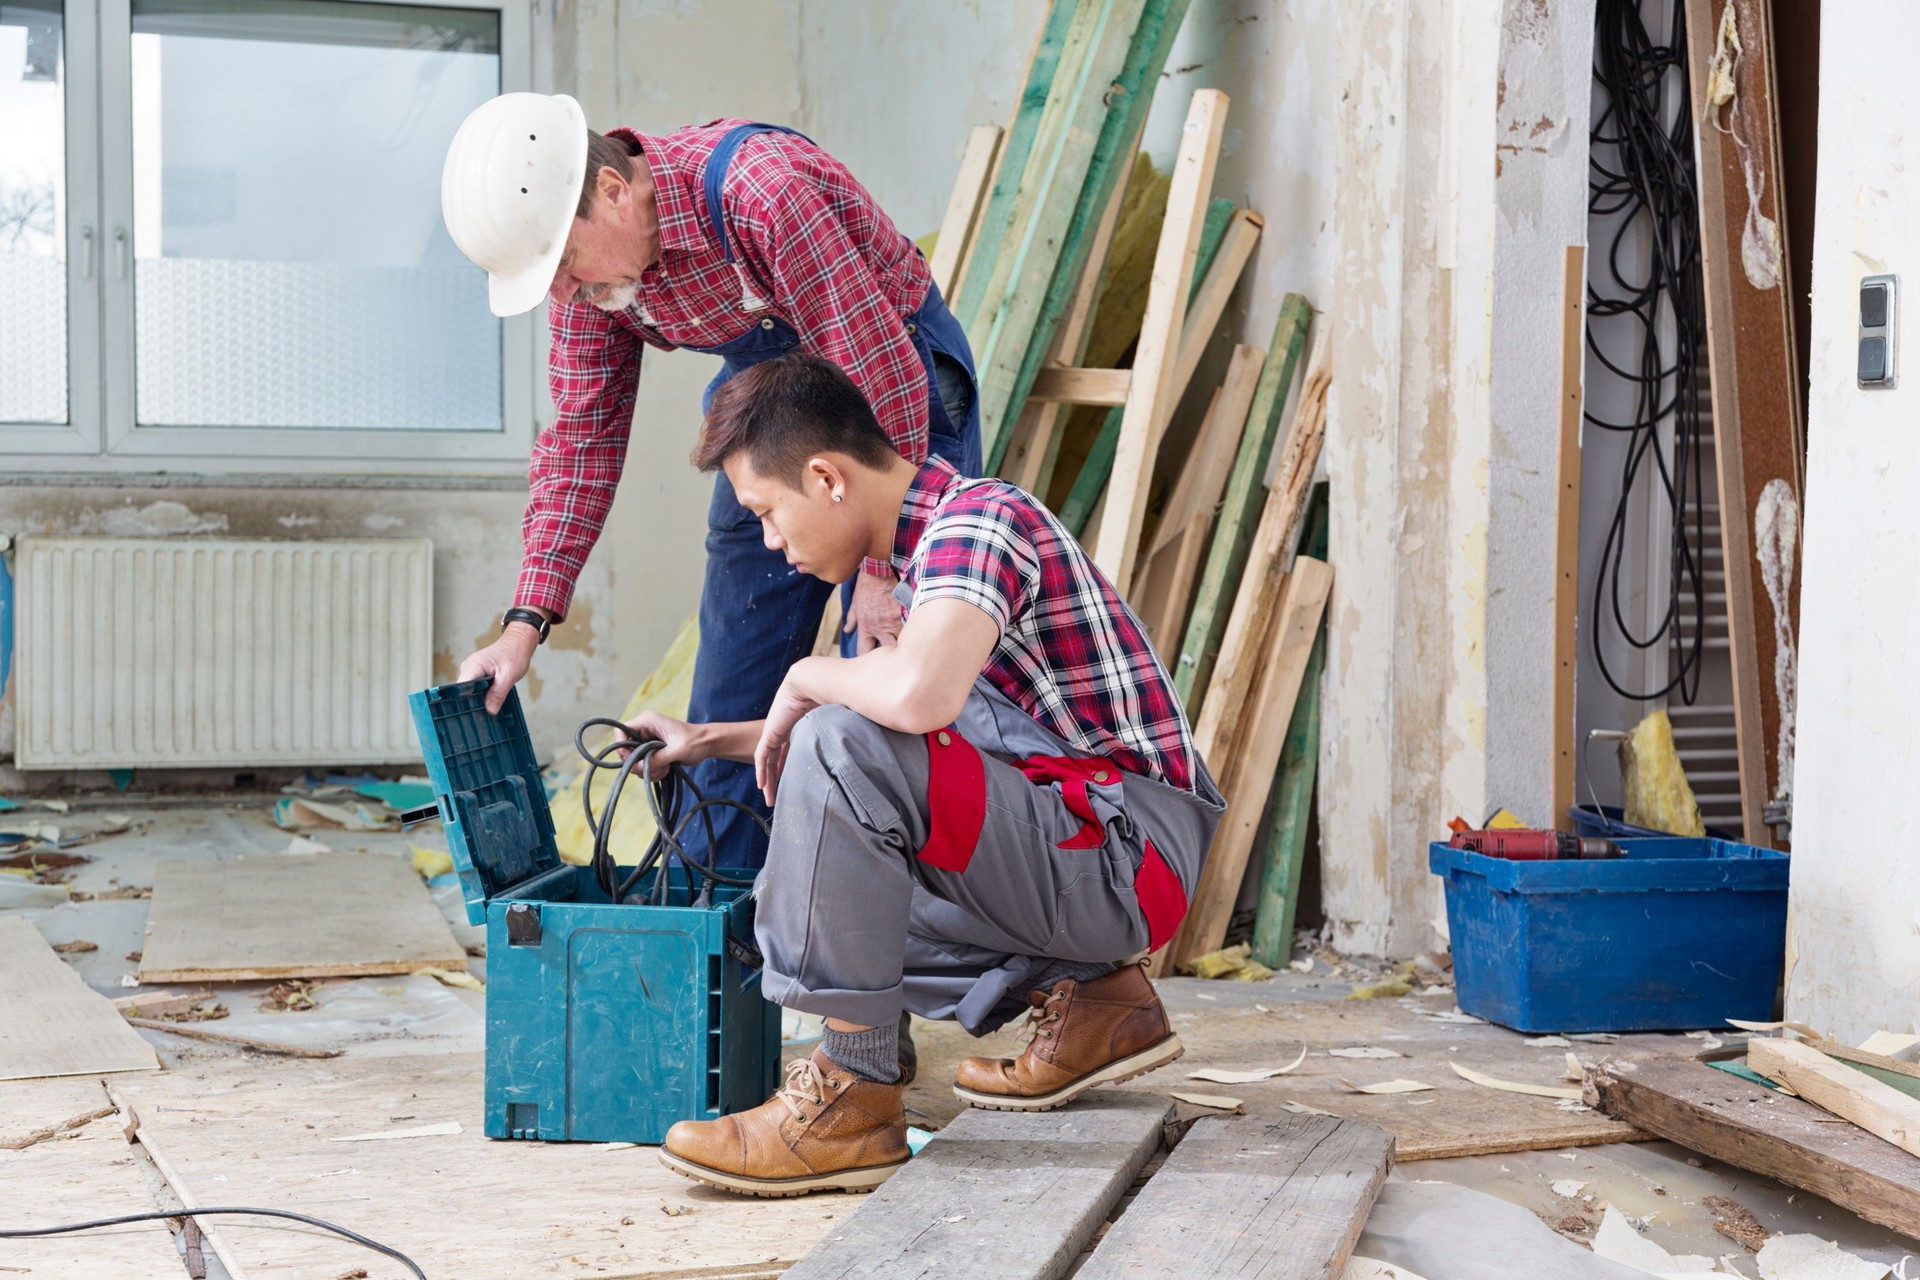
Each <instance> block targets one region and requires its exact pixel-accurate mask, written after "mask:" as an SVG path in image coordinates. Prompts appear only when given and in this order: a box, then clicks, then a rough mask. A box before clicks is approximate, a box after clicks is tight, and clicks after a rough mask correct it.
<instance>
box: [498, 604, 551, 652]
mask: <svg viewBox="0 0 1920 1280" xmlns="http://www.w3.org/2000/svg"><path fill="white" fill-rule="evenodd" d="M516 622H524V623H526V624H527V625H528V626H530V627H532V628H533V629H534V630H535V631H537V632H538V633H539V634H540V643H541V644H545V643H546V642H547V632H549V631H551V630H552V629H553V623H552V621H551V620H550V619H548V617H547V616H546V615H545V614H544V613H540V612H538V611H537V610H533V609H524V608H521V607H520V606H519V605H515V606H514V607H513V608H511V609H509V610H507V611H506V612H505V613H503V614H501V615H500V629H501V630H502V631H505V630H506V629H507V628H508V627H509V626H511V625H513V624H514V623H516Z"/></svg>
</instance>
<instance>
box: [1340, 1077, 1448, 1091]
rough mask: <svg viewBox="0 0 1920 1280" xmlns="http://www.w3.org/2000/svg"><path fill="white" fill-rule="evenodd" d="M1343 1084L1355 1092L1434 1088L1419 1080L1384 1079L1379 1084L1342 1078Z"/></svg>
mask: <svg viewBox="0 0 1920 1280" xmlns="http://www.w3.org/2000/svg"><path fill="white" fill-rule="evenodd" d="M1340 1083H1341V1084H1343V1085H1345V1086H1347V1088H1349V1089H1351V1090H1353V1091H1354V1092H1355V1093H1423V1092H1425V1091H1426V1090H1428V1089H1431V1088H1433V1086H1432V1085H1430V1084H1421V1083H1420V1082H1419V1081H1418V1080H1383V1081H1381V1082H1380V1083H1379V1084H1355V1083H1354V1082H1353V1081H1351V1080H1346V1079H1342V1080H1341V1081H1340Z"/></svg>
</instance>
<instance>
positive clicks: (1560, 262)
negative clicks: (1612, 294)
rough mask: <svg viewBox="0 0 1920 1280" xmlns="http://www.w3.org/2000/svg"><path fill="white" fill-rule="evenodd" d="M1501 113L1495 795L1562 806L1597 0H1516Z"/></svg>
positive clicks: (1536, 818)
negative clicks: (1578, 297)
mask: <svg viewBox="0 0 1920 1280" xmlns="http://www.w3.org/2000/svg"><path fill="white" fill-rule="evenodd" d="M1502 10H1503V12H1502V19H1501V50H1500V74H1499V81H1498V96H1497V105H1496V111H1495V120H1494V128H1495V165H1496V169H1495V175H1496V176H1495V181H1494V190H1495V193H1496V198H1497V201H1498V210H1499V211H1498V217H1497V221H1496V228H1497V230H1496V233H1495V242H1494V268H1493V347H1492V397H1491V408H1492V417H1493V439H1492V442H1491V448H1492V451H1491V455H1490V464H1491V465H1490V470H1489V484H1490V486H1491V491H1492V494H1493V495H1494V498H1495V500H1494V501H1493V502H1492V503H1491V504H1490V505H1489V507H1488V526H1487V555H1488V560H1489V563H1490V564H1492V565H1493V566H1495V571H1496V573H1497V582H1496V583H1495V584H1494V589H1493V590H1492V591H1491V592H1490V593H1489V596H1488V601H1487V623H1486V632H1487V670H1488V681H1487V687H1488V695H1489V699H1490V701H1489V705H1488V708H1487V724H1488V729H1489V731H1490V734H1491V737H1490V742H1492V743H1493V747H1492V749H1490V750H1489V752H1488V757H1487V787H1488V794H1489V797H1490V798H1491V800H1492V801H1493V802H1495V803H1499V804H1504V805H1506V806H1508V807H1509V808H1511V809H1512V810H1513V811H1514V812H1515V813H1518V814H1521V815H1523V816H1525V817H1526V818H1527V819H1528V820H1529V821H1531V822H1535V823H1538V824H1540V825H1542V826H1552V825H1553V824H1554V822H1555V821H1557V819H1558V815H1556V814H1554V813H1553V803H1552V802H1553V761H1554V725H1553V678H1554V661H1553V652H1554V651H1553V622H1554V613H1553V601H1554V578H1555V554H1554V553H1555V547H1556V543H1555V539H1554V528H1555V524H1554V521H1555V510H1556V495H1557V491H1558V489H1559V457H1560V447H1559V446H1560V391H1561V387H1560V354H1561V335H1562V331H1563V329H1564V324H1563V316H1564V314H1565V311H1564V307H1563V299H1562V286H1561V280H1562V277H1563V274H1564V258H1565V252H1566V247H1567V246H1568V245H1576V244H1585V243H1586V241H1587V179H1588V173H1587V170H1588V165H1587V135H1588V131H1589V121H1590V119H1591V107H1592V89H1591V86H1592V82H1593V24H1594V7H1593V0H1553V3H1552V6H1551V8H1549V4H1548V0H1504V3H1503V5H1502Z"/></svg>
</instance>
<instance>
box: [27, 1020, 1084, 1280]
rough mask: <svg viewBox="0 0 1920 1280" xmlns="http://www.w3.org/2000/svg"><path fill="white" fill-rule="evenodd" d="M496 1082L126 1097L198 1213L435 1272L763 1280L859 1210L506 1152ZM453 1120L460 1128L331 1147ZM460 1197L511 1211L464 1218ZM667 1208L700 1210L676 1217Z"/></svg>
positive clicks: (541, 1279) (363, 1259)
mask: <svg viewBox="0 0 1920 1280" xmlns="http://www.w3.org/2000/svg"><path fill="white" fill-rule="evenodd" d="M482 1070H483V1068H482V1055H480V1054H477V1053H474V1054H435V1055H430V1056H421V1055H414V1056H403V1057H397V1058H374V1057H363V1058H356V1057H354V1056H352V1055H349V1056H348V1057H345V1058H338V1059H335V1060H333V1061H330V1062H310V1061H306V1060H303V1059H282V1060H278V1061H274V1062H234V1061H229V1062H223V1063H221V1064H219V1065H217V1066H207V1067H199V1068H185V1069H179V1068H177V1069H174V1070H170V1071H164V1072H160V1073H157V1074H155V1075H143V1076H137V1077H136V1076H125V1077H121V1078H120V1082H118V1083H116V1086H115V1087H116V1089H118V1090H120V1092H121V1093H122V1094H123V1095H124V1096H125V1097H126V1099H127V1100H128V1102H129V1103H130V1104H131V1105H132V1107H133V1110H134V1111H135V1112H136V1113H137V1114H138V1116H139V1117H140V1138H141V1142H142V1143H143V1144H145V1145H147V1146H148V1148H149V1150H150V1151H151V1152H153V1153H154V1155H155V1159H156V1163H157V1164H160V1165H161V1167H162V1169H163V1172H164V1174H165V1176H166V1180H167V1182H168V1184H169V1185H170V1186H171V1187H172V1188H173V1190H174V1192H175V1194H177V1195H179V1196H180V1198H181V1199H182V1200H183V1201H184V1202H185V1203H187V1204H189V1205H209V1204H249V1205H261V1206H265V1207H268V1208H275V1209H291V1210H294V1211H295V1212H307V1213H312V1214H314V1215H316V1216H318V1217H322V1218H327V1219H329V1220H331V1221H335V1222H338V1223H340V1224H341V1225H342V1226H346V1227H350V1228H352V1229H353V1230H356V1231H359V1232H362V1233H364V1234H366V1235H368V1236H371V1237H372V1238H374V1239H376V1240H379V1241H381V1242H382V1243H384V1244H389V1245H392V1246H393V1247H394V1248H396V1249H399V1250H400V1251H402V1252H403V1253H406V1254H409V1255H411V1256H412V1257H413V1258H415V1259H417V1260H418V1261H419V1262H420V1263H421V1264H422V1265H423V1266H424V1267H425V1268H426V1270H427V1272H428V1274H430V1275H432V1276H435V1277H455V1276H461V1277H465V1276H474V1277H479V1276H487V1277H493V1276H512V1277H516V1278H518V1280H536V1278H538V1280H546V1278H548V1277H560V1276H592V1275H611V1276H619V1277H622V1280H642V1278H646V1277H660V1278H662V1280H664V1278H665V1277H670V1276H671V1277H687V1276H706V1277H721V1276H736V1275H763V1274H766V1273H767V1272H769V1271H774V1272H777V1271H778V1270H780V1269H782V1268H784V1267H785V1266H786V1265H788V1264H790V1263H792V1262H793V1261H794V1260H795V1259H797V1258H799V1257H800V1256H801V1255H802V1254H804V1253H805V1252H806V1251H807V1250H808V1249H809V1248H811V1247H812V1246H813V1244H814V1243H815V1242H816V1241H817V1240H819V1239H820V1238H821V1237H822V1236H823V1235H825V1234H827V1232H828V1231H830V1230H831V1229H833V1228H834V1227H835V1226H837V1225H839V1224H842V1223H844V1221H845V1220H846V1217H847V1214H848V1213H849V1212H850V1210H851V1209H852V1206H853V1204H854V1203H857V1201H853V1200H850V1199H849V1198H848V1197H846V1196H838V1195H834V1196H805V1197H800V1198H798V1199H793V1200H756V1199H751V1198H748V1197H744V1196H731V1195H727V1194H725V1193H721V1192H714V1191H710V1190H707V1189H704V1188H700V1187H697V1186H695V1185H694V1184H692V1183H690V1182H688V1181H687V1180H686V1179H685V1178H682V1177H680V1176H679V1175H678V1174H675V1173H672V1172H670V1171H669V1170H667V1169H666V1168H664V1167H662V1166H661V1164H660V1162H659V1157H658V1155H657V1153H656V1152H655V1150H654V1149H653V1148H650V1147H629V1148H623V1149H606V1148H602V1147H599V1146H598V1145H596V1144H589V1143H568V1142H498V1141H494V1140H492V1139H489V1138H488V1137H486V1135H485V1133H484V1131H483V1125H484V1117H483V1115H482V1097H483V1091H482V1088H481V1075H482ZM1059 1114H1061V1115H1063V1116H1065V1115H1070V1114H1071V1113H1069V1112H1061V1113H1059ZM395 1116H401V1117H408V1118H407V1119H402V1120H394V1119H393V1117H395ZM446 1121H454V1122H457V1123H458V1124H459V1125H460V1126H461V1132H460V1133H458V1134H445V1135H437V1136H423V1137H417V1138H408V1139H405V1140H400V1141H393V1142H356V1143H352V1144H350V1145H349V1144H342V1143H337V1142H333V1141H331V1139H333V1138H335V1137H345V1136H350V1135H353V1134H359V1133H367V1132H371V1131H373V1130H377V1129H387V1128H422V1127H426V1126H430V1125H434V1124H439V1123H443V1122H446ZM456 1198H458V1199H461V1200H462V1201H464V1202H470V1203H473V1204H486V1205H493V1206H509V1207H510V1210H511V1211H510V1212H497V1213H496V1212H488V1213H449V1212H448V1205H449V1204H450V1203H452V1202H453V1201H454V1200H455V1199H456ZM663 1206H664V1207H667V1208H671V1209H675V1210H680V1209H685V1210H687V1211H686V1212H679V1213H676V1214H674V1215H673V1216H668V1214H667V1213H664V1212H662V1209H663ZM609 1207H616V1211H614V1212H609ZM329 1210H331V1211H329ZM622 1215H628V1216H630V1217H631V1218H632V1221H631V1222H627V1223H623V1222H621V1221H620V1219H621V1217H622ZM202 1225H203V1226H211V1227H212V1228H214V1233H215V1234H216V1235H217V1242H218V1243H219V1244H220V1245H222V1246H223V1247H224V1249H225V1250H226V1252H225V1253H223V1254H222V1256H223V1258H224V1257H227V1256H228V1255H229V1254H230V1255H231V1256H233V1257H234V1258H235V1259H236V1261H237V1263H238V1266H239V1268H240V1269H241V1270H240V1271H235V1268H234V1267H233V1266H232V1265H230V1266H229V1270H230V1271H235V1273H236V1274H241V1273H242V1272H243V1273H244V1274H247V1275H251V1276H253V1277H255V1278H256V1280H272V1278H274V1277H289V1278H291V1277H299V1278H301V1280H305V1278H306V1277H317V1278H319V1280H325V1278H327V1277H333V1276H339V1275H341V1274H343V1273H345V1272H349V1271H352V1270H354V1269H355V1268H359V1267H365V1268H366V1269H367V1272H368V1278H369V1280H410V1276H411V1273H410V1272H408V1271H406V1270H405V1269H404V1268H403V1267H401V1266H400V1264H399V1263H397V1262H394V1261H392V1260H391V1259H388V1258H383V1257H381V1256H379V1255H377V1254H374V1253H370V1252H369V1251H367V1250H366V1249H364V1248H361V1247H360V1246H358V1245H355V1244H353V1243H351V1242H350V1241H346V1240H342V1239H339V1238H337V1237H334V1236H328V1235H321V1234H319V1233H317V1232H315V1231H313V1230H311V1229H310V1228H305V1227H302V1226H300V1225H299V1224H297V1223H290V1222H278V1223H276V1222H273V1221H272V1220H269V1219H247V1218H208V1219H203V1220H202ZM175 1266H176V1268H177V1267H178V1263H177V1262H176V1263H175ZM51 1274H56V1275H62V1274H79V1275H90V1274H94V1273H92V1272H86V1271H81V1272H76V1273H64V1272H54V1273H51ZM177 1275H178V1273H177V1271H176V1278H177Z"/></svg>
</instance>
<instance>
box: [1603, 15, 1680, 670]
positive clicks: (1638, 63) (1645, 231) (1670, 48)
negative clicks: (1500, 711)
mask: <svg viewBox="0 0 1920 1280" xmlns="http://www.w3.org/2000/svg"><path fill="white" fill-rule="evenodd" d="M1672 8H1673V20H1672V28H1671V30H1670V31H1669V33H1668V36H1667V40H1666V43H1665V44H1655V43H1654V40H1653V37H1652V36H1651V35H1650V34H1649V33H1648V31H1647V27H1646V23H1645V22H1644V21H1643V20H1642V18H1641V13H1640V0H1598V3H1597V5H1596V13H1595V19H1596V23H1595V40H1594V71H1593V75H1594V80H1595V82H1596V83H1597V84H1598V85H1599V86H1600V87H1601V88H1602V89H1603V90H1604V91H1605V98H1606V102H1605V106H1604V108H1601V107H1600V105H1599V104H1598V103H1596V111H1597V112H1598V115H1597V118H1596V119H1595V120H1594V122H1593V129H1592V137H1591V142H1592V160H1591V162H1590V173H1589V179H1588V200H1587V209H1588V212H1589V214H1590V215H1621V217H1620V226H1619V229H1618V231H1617V232H1615V234H1614V236H1613V239H1612V242H1611V243H1610V244H1609V245H1607V247H1606V253H1605V257H1604V261H1605V273H1604V277H1603V274H1602V272H1601V271H1600V270H1597V269H1595V268H1594V267H1590V268H1589V270H1588V273H1587V316H1588V327H1587V349H1588V350H1589V351H1590V352H1592V353H1593V356H1594V358H1595V359H1597V360H1599V361H1600V363H1601V364H1603V365H1605V366H1606V367H1607V368H1608V369H1609V370H1611V371H1612V372H1614V373H1615V374H1617V375H1618V376H1619V377H1621V378H1622V379H1624V380H1626V381H1627V382H1630V383H1633V384H1634V385H1635V396H1634V400H1635V403H1634V413H1633V416H1632V418H1631V419H1629V420H1628V421H1625V422H1610V421H1607V420H1605V419H1603V418H1600V417H1597V416H1595V415H1594V414H1593V413H1591V412H1588V413H1586V414H1585V418H1586V421H1588V422H1590V423H1592V424H1593V425H1594V426H1595V427H1598V428H1600V429H1602V430H1606V431H1615V432H1622V433H1625V434H1626V435H1627V436H1628V437H1629V439H1628V441H1627V450H1626V461H1625V463H1624V464H1623V466H1622V470H1621V476H1620V494H1619V499H1618V502H1617V503H1616V505H1615V507H1614V511H1613V518H1612V522H1611V523H1610V524H1609V525H1608V527H1607V538H1606V543H1605V546H1604V547H1603V549H1602V551H1601V556H1600V572H1599V574H1598V576H1597V577H1596V578H1595V580H1594V588H1593V615H1592V616H1593V625H1592V626H1591V627H1589V631H1590V633H1591V635H1592V637H1593V653H1594V659H1595V661H1596V662H1597V663H1598V665H1599V668H1600V674H1601V676H1602V677H1603V678H1604V679H1605V680H1606V682H1607V684H1608V686H1609V687H1610V688H1612V689H1613V691H1614V692H1615V693H1617V694H1619V695H1620V696H1621V697H1623V698H1630V699H1634V700H1636V701H1652V700H1655V699H1658V698H1662V697H1665V696H1666V695H1668V694H1669V693H1673V692H1676V691H1677V692H1678V693H1679V695H1680V698H1681V701H1683V702H1685V703H1687V704H1688V705H1691V704H1692V703H1693V701H1694V699H1695V698H1696V697H1697V696H1698V695H1699V692H1700V673H1701V667H1702V661H1701V660H1702V658H1703V656H1704V652H1705V641H1706V613H1707V592H1706V578H1705V566H1704V564H1703V562H1702V553H1703V548H1704V547H1705V546H1706V545H1707V544H1706V541H1705V527H1704V518H1703V513H1702V510H1701V483H1700V475H1701V464H1700V441H1701V422H1700V416H1701V387H1700V377H1701V367H1700V363H1701V362H1700V353H1701V349H1702V344H1703V343H1704V342H1705V340H1706V311H1705V298H1704V286H1703V284H1702V282H1701V276H1700V206H1699V196H1698V192H1697V188H1696V185H1695V175H1694V166H1693V129H1694V123H1693V111H1692V106H1691V102H1690V99H1689V95H1688V92H1687V66H1686V56H1687V51H1686V25H1685V17H1686V6H1685V5H1683V4H1681V3H1679V2H1678V0H1675V2H1674V4H1673V6H1672ZM1610 165H1611V167H1609V166H1610ZM1642 246H1644V249H1643V248H1642ZM1643 251H1644V252H1645V253H1646V256H1647V266H1646V268H1645V269H1644V270H1639V269H1637V267H1636V265H1635V264H1634V263H1633V258H1634V255H1636V254H1637V253H1639V252H1643ZM1596 265H1597V264H1596ZM1599 284H1605V285H1606V287H1605V288H1604V289H1602V288H1599V287H1596V285H1599ZM1608 320H1617V321H1621V322H1623V323H1633V324H1637V325H1638V326H1639V335H1638V336H1639V344H1638V346H1639V349H1638V357H1639V358H1638V362H1637V365H1636V366H1635V367H1633V368H1623V367H1622V366H1621V365H1620V364H1616V363H1614V361H1613V359H1612V358H1611V357H1610V356H1609V355H1608V354H1607V352H1606V351H1605V350H1603V349H1602V346H1601V344H1600V343H1599V342H1598V341H1596V336H1595V335H1596V329H1597V328H1598V327H1599V324H1600V323H1603V322H1605V321H1608ZM1663 321H1670V322H1671V324H1672V326H1673V337H1672V342H1673V346H1672V349H1671V352H1670V353H1669V354H1668V355H1665V356H1663V353H1662V349H1661V348H1662V345H1663V344H1662V342H1661V334H1660V330H1661V326H1662V323H1663ZM1669 421H1671V424H1672V434H1671V439H1672V447H1671V454H1669V452H1668V450H1667V449H1666V448H1665V447H1663V445H1662V441H1661V435H1662V431H1661V428H1662V426H1663V424H1666V423H1668V422H1669ZM1643 470H1650V473H1651V475H1652V476H1653V484H1654V485H1655V486H1656V488H1655V493H1654V500H1655V501H1656V502H1659V501H1664V503H1665V504H1666V507H1667V509H1668V512H1669V515H1670V517H1671V528H1672V543H1671V546H1670V548H1669V552H1668V594H1667V601H1666V608H1665V610H1664V612H1663V613H1662V615H1661V617H1660V619H1659V623H1658V625H1657V626H1655V627H1653V628H1652V629H1651V631H1650V632H1649V633H1648V634H1645V635H1642V634H1641V633H1640V632H1639V631H1638V630H1637V629H1636V626H1635V625H1634V623H1632V622H1631V621H1629V620H1628V618H1627V616H1626V612H1625V608H1624V605H1623V601H1622V595H1623V583H1622V578H1623V568H1624V564H1625V561H1626V554H1627V550H1628V543H1629V537H1628V532H1629V531H1628V512H1629V509H1630V503H1631V499H1632V497H1633V494H1634V491H1635V486H1636V485H1637V484H1639V483H1640V478H1641V473H1642V471H1643ZM1609 617H1611V619H1612V624H1613V626H1614V628H1616V629H1617V630H1618V632H1619V634H1620V636H1621V637H1622V638H1624V639H1625V640H1626V642H1627V643H1628V644H1630V645H1632V646H1633V647H1634V648H1635V649H1640V650H1646V649H1651V648H1653V647H1654V646H1655V645H1660V644H1665V643H1671V644H1672V646H1673V649H1674V653H1675V660H1674V663H1673V666H1672V675H1671V676H1670V677H1669V678H1668V680H1667V682H1666V683H1665V684H1664V685H1662V686H1660V687H1659V688H1657V689H1642V690H1630V689H1627V688H1623V687H1622V686H1621V683H1620V681H1619V680H1617V679H1616V678H1615V677H1614V674H1613V672H1612V671H1611V670H1610V669H1609V668H1608V666H1607V653H1606V645H1605V644H1604V643H1603V638H1604V634H1605V619H1607V618H1609Z"/></svg>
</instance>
